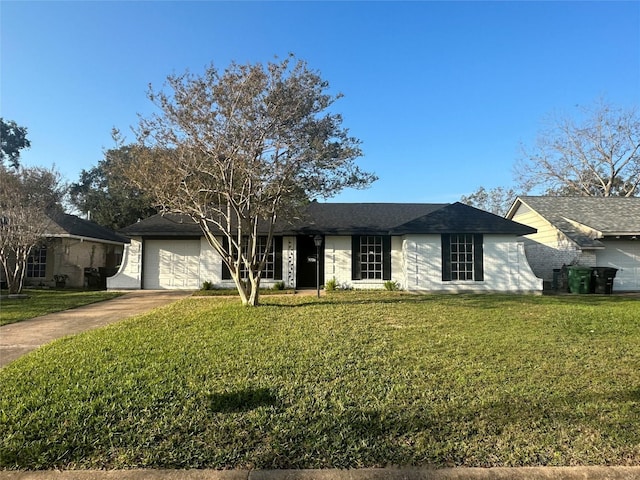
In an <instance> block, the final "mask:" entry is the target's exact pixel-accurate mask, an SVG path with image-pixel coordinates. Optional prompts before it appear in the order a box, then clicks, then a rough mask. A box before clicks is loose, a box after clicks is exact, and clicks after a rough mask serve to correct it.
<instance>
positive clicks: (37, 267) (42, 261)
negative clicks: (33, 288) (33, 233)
mask: <svg viewBox="0 0 640 480" xmlns="http://www.w3.org/2000/svg"><path fill="white" fill-rule="evenodd" d="M46 276H47V247H46V245H42V246H40V247H35V248H34V249H33V250H31V254H30V255H29V258H27V277H28V278H44V277H46Z"/></svg>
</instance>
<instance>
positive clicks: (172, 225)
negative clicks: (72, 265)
mask: <svg viewBox="0 0 640 480" xmlns="http://www.w3.org/2000/svg"><path fill="white" fill-rule="evenodd" d="M121 233H122V234H124V235H127V236H129V237H130V238H131V243H130V244H129V245H128V246H127V247H126V249H125V253H124V259H123V262H122V267H121V268H120V270H119V272H118V273H117V275H115V276H114V277H111V278H109V279H107V287H108V288H109V289H140V288H144V289H198V288H199V287H200V286H201V285H202V283H203V282H205V281H208V282H212V283H213V284H214V285H215V286H216V287H218V288H233V287H234V284H233V281H232V280H231V276H230V275H229V272H228V270H227V268H225V267H224V266H223V262H222V259H221V257H220V256H219V255H218V254H217V253H216V252H215V251H214V250H213V248H212V247H211V246H210V245H209V244H208V243H207V241H206V240H205V238H204V237H203V236H202V234H201V232H200V229H199V227H198V226H197V225H196V224H195V223H194V222H193V221H191V220H189V219H188V218H187V217H181V216H175V215H165V216H162V215H156V216H153V217H150V218H147V219H145V220H142V221H140V222H138V223H136V224H134V225H131V226H129V227H126V228H125V229H123V230H122V232H121ZM532 233H535V229H533V228H530V227H527V226H524V225H521V224H518V223H515V222H513V221H510V220H506V219H504V218H502V217H499V216H497V215H493V214H491V213H488V212H484V211H482V210H478V209H476V208H473V207H469V206H467V205H463V204H461V203H454V204H450V205H447V204H400V203H393V204H392V203H375V204H374V203H369V204H348V203H318V202H312V203H310V204H309V206H308V208H307V210H306V213H305V214H304V215H303V216H302V218H300V219H297V220H296V221H293V222H289V223H286V222H282V223H279V224H278V225H276V233H275V237H274V242H273V247H272V250H271V253H270V255H269V258H268V261H267V263H266V266H265V269H264V272H263V280H262V285H264V286H269V285H273V284H274V283H275V282H277V281H282V282H284V283H285V285H287V286H289V287H294V288H298V289H300V288H312V287H315V286H316V282H317V280H316V266H317V267H318V268H319V269H320V279H321V280H320V283H321V284H324V283H326V282H327V281H328V280H331V279H334V278H335V280H336V282H337V284H338V285H339V287H343V288H357V289H367V288H384V283H385V281H388V280H392V281H395V282H398V284H399V285H400V287H401V288H403V289H405V290H412V291H434V292H435V291H449V292H457V291H501V292H540V291H541V290H542V280H540V279H538V278H536V277H535V276H534V275H533V273H532V271H531V269H530V268H529V265H528V264H527V261H526V257H525V254H524V245H523V242H522V241H521V239H520V238H519V237H520V236H521V235H526V234H532ZM318 235H319V236H320V237H321V238H322V244H321V247H320V256H319V257H320V258H319V260H320V261H319V262H317V263H316V248H317V247H316V246H315V244H314V236H318Z"/></svg>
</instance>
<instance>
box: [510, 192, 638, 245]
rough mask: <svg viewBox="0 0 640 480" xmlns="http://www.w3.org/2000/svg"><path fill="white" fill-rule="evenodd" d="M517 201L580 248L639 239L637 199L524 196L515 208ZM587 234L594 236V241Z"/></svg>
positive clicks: (519, 199) (592, 237)
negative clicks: (607, 239)
mask: <svg viewBox="0 0 640 480" xmlns="http://www.w3.org/2000/svg"><path fill="white" fill-rule="evenodd" d="M518 201H520V202H522V203H523V204H524V205H526V206H528V207H529V208H531V209H532V210H534V211H536V212H537V213H539V214H540V215H542V216H543V217H544V218H545V219H546V220H547V221H549V222H550V223H551V224H552V225H553V226H555V227H556V228H557V229H558V230H560V231H561V232H562V233H564V234H565V235H566V236H567V237H568V238H570V239H571V240H573V241H574V242H576V243H577V244H578V245H579V246H581V247H602V242H600V241H599V240H598V239H597V237H600V238H601V237H603V236H614V235H640V198H637V197H635V198H634V197H631V198H626V197H533V196H523V197H519V198H518V200H516V203H515V204H514V207H515V205H517V202H518ZM514 207H512V208H511V211H510V213H512V212H513V210H514ZM589 230H594V231H595V232H597V234H596V235H595V237H596V238H594V234H593V232H589ZM590 233H591V234H590Z"/></svg>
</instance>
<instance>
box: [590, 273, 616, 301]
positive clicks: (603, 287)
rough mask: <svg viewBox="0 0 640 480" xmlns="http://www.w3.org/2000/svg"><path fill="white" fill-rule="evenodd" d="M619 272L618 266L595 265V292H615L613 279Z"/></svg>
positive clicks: (609, 293) (606, 293)
mask: <svg viewBox="0 0 640 480" xmlns="http://www.w3.org/2000/svg"><path fill="white" fill-rule="evenodd" d="M617 272H618V269H617V268H611V267H594V268H593V272H592V275H593V279H592V282H591V288H592V291H593V293H599V294H605V295H611V293H612V292H613V279H614V278H615V277H616V273H617Z"/></svg>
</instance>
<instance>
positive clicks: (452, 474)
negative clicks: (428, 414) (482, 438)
mask: <svg viewBox="0 0 640 480" xmlns="http://www.w3.org/2000/svg"><path fill="white" fill-rule="evenodd" d="M49 479H51V480H383V479H384V480H639V479H640V467H522V468H444V469H439V470H434V469H429V468H363V469H355V470H336V469H331V470H222V471H219V470H144V469H143V470H109V471H102V470H71V471H69V470H67V471H61V472H59V471H37V472H0V480H49Z"/></svg>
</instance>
